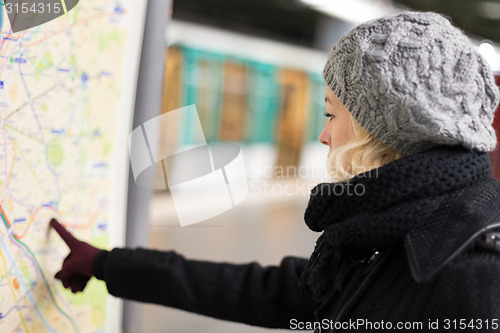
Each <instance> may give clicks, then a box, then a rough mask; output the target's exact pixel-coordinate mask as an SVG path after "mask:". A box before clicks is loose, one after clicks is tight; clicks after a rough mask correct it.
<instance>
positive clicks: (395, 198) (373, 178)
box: [300, 146, 491, 315]
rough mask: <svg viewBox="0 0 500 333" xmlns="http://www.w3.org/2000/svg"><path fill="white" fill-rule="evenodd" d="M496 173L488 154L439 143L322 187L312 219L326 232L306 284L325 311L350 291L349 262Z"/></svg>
mask: <svg viewBox="0 0 500 333" xmlns="http://www.w3.org/2000/svg"><path fill="white" fill-rule="evenodd" d="M489 178H491V164H490V160H489V157H488V154H487V153H481V152H476V151H470V150H466V149H465V148H462V147H460V146H439V147H436V148H433V149H429V150H426V151H424V152H421V153H417V154H413V155H410V156H406V157H404V158H401V159H399V160H395V161H393V162H391V163H388V164H386V165H384V166H382V167H380V168H377V169H374V170H371V171H367V172H365V173H362V174H359V175H357V176H355V177H354V178H351V179H350V180H348V181H345V182H341V183H321V184H318V185H316V186H315V187H314V188H313V189H312V191H311V196H310V200H309V204H308V206H307V209H306V211H305V216H304V219H305V222H306V224H307V226H308V227H309V228H310V229H311V230H313V231H317V232H321V231H323V234H322V235H321V236H320V237H319V238H318V240H317V242H316V247H315V249H314V252H313V253H312V255H311V258H310V260H309V262H308V263H307V266H306V268H305V270H304V273H303V274H302V276H301V281H300V282H301V285H302V286H308V287H309V288H310V289H311V291H312V293H313V298H314V299H315V301H317V302H318V303H319V304H320V307H319V309H322V307H325V303H326V302H327V301H328V299H330V297H331V296H332V295H334V294H335V293H338V292H339V291H341V290H342V288H343V286H344V282H345V280H346V278H347V276H348V274H349V272H350V269H349V268H350V267H351V268H352V267H353V266H354V264H355V263H357V262H359V261H360V260H362V259H365V258H366V257H367V256H368V257H369V256H370V255H371V253H373V249H374V248H377V249H380V248H384V247H387V246H391V245H393V244H395V243H397V242H400V241H402V239H403V238H404V236H405V235H406V234H407V233H408V232H409V231H410V229H411V228H414V227H418V225H419V224H420V225H421V224H422V223H425V221H428V220H430V217H431V215H432V214H435V213H436V212H437V211H439V210H442V209H444V208H443V207H440V205H441V203H443V202H444V201H446V200H453V196H454V195H456V193H457V192H460V190H461V189H464V188H467V187H469V186H472V185H474V184H477V183H479V182H481V181H483V180H486V179H489ZM442 206H446V205H442ZM447 209H449V207H447ZM317 315H321V312H320V311H318V312H317Z"/></svg>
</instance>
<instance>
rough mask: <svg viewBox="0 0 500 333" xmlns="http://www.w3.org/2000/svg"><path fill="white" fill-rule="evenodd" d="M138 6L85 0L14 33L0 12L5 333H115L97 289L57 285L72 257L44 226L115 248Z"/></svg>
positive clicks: (111, 310)
mask: <svg viewBox="0 0 500 333" xmlns="http://www.w3.org/2000/svg"><path fill="white" fill-rule="evenodd" d="M2 2H3V1H2ZM40 2H43V1H40ZM62 2H64V1H62ZM146 4H147V2H146V1H142V0H141V1H138V0H120V1H118V0H81V1H79V3H78V5H76V6H75V7H74V8H73V9H72V10H69V11H67V13H65V14H64V15H62V16H60V17H57V18H55V19H53V20H51V21H49V22H47V23H44V24H41V25H39V26H36V27H33V28H31V29H27V30H23V31H20V32H17V33H12V28H11V25H10V22H9V19H8V17H7V13H6V8H5V6H3V5H2V6H1V9H2V10H1V14H0V15H1V17H0V32H1V33H0V130H1V133H0V217H1V219H0V332H2V333H10V332H36V333H41V332H52V333H55V332H64V333H66V332H115V331H119V327H120V316H121V314H120V310H119V309H120V307H119V301H117V300H116V299H113V298H112V297H111V296H108V295H107V290H106V286H105V284H104V283H103V282H101V281H98V280H96V279H91V281H89V284H88V285H87V288H86V289H85V291H84V292H83V293H78V294H72V293H71V292H70V291H68V290H66V289H64V288H63V286H62V284H61V282H60V281H58V280H55V279H54V275H55V273H56V272H57V271H58V270H59V269H60V267H61V265H62V261H63V260H64V258H65V257H66V256H67V255H68V253H69V250H68V248H67V246H66V245H65V244H64V242H63V241H62V240H61V239H60V238H59V237H58V235H57V234H56V233H55V232H54V230H48V223H49V221H50V219H51V218H52V217H55V218H57V219H58V220H59V221H60V222H61V223H62V224H63V225H65V226H66V227H67V228H68V229H69V230H70V232H72V233H73V234H74V235H75V236H76V237H78V238H80V239H82V240H85V241H88V242H90V243H91V244H92V245H94V246H97V247H100V248H110V246H116V245H120V244H121V243H122V242H123V238H124V236H123V235H124V232H123V230H124V229H123V228H124V223H125V221H124V220H125V205H126V203H125V200H126V195H124V194H123V193H126V190H127V189H126V183H127V179H128V176H127V172H128V171H127V170H128V169H127V168H128V165H129V163H128V159H127V136H128V133H129V132H130V131H131V124H132V119H133V107H134V98H135V88H136V82H137V71H138V67H139V59H140V57H139V55H140V48H141V45H142V34H143V25H144V15H145V8H146ZM123 184H125V185H123Z"/></svg>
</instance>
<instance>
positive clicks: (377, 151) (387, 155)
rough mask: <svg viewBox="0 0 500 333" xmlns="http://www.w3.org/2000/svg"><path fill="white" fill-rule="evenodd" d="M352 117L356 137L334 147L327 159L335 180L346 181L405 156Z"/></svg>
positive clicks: (329, 169) (330, 172) (328, 167)
mask: <svg viewBox="0 0 500 333" xmlns="http://www.w3.org/2000/svg"><path fill="white" fill-rule="evenodd" d="M350 118H351V125H352V128H353V131H354V137H353V138H352V139H351V140H349V142H347V143H346V144H344V145H342V146H340V147H335V148H333V149H332V150H331V151H330V154H329V155H328V159H327V170H328V173H329V175H330V176H331V177H332V178H333V180H334V181H335V182H344V181H346V180H348V179H350V178H352V177H354V176H355V175H357V174H360V173H363V172H366V171H370V170H373V169H376V168H378V167H381V166H382V165H384V164H387V163H389V162H392V161H394V160H397V159H399V158H401V157H403V156H404V155H403V154H402V153H400V152H397V151H395V150H394V149H392V148H391V147H389V146H387V145H386V144H385V143H383V142H382V141H380V140H378V139H376V138H375V137H374V136H373V135H371V134H370V133H368V132H367V131H366V130H365V129H364V128H363V127H361V125H360V124H359V123H358V122H357V121H356V120H355V119H354V118H353V117H352V116H351V117H350Z"/></svg>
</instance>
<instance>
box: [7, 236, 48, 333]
mask: <svg viewBox="0 0 500 333" xmlns="http://www.w3.org/2000/svg"><path fill="white" fill-rule="evenodd" d="M9 238H12V235H10V234H9ZM12 242H13V243H15V242H14V241H13V240H12ZM0 244H1V245H2V248H3V251H4V253H6V254H7V257H8V258H9V260H10V262H11V263H13V265H12V267H14V269H15V270H16V273H17V275H18V277H19V279H18V280H19V281H20V282H21V284H22V286H23V288H24V289H25V290H29V288H28V286H27V285H26V283H25V282H24V279H23V278H21V277H22V274H21V272H20V271H19V268H18V267H17V265H16V264H15V261H14V259H13V258H12V256H11V254H10V252H9V250H8V249H7V246H5V244H4V242H3V241H1V242H0ZM16 245H18V244H16ZM21 248H22V247H21ZM27 296H28V298H29V300H30V301H31V303H32V304H33V308H34V309H35V311H36V313H37V314H38V316H39V317H40V319H41V321H42V323H43V325H44V326H45V327H46V328H47V329H48V330H49V331H50V332H53V333H56V331H54V329H53V328H52V327H50V325H49V324H47V322H46V321H45V318H44V317H43V316H42V314H41V313H40V309H38V306H37V305H36V302H35V300H34V299H33V296H32V295H31V293H28V295H27Z"/></svg>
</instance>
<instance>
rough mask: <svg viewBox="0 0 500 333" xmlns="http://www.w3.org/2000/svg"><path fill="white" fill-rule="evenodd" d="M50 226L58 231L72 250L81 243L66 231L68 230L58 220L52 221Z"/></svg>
mask: <svg viewBox="0 0 500 333" xmlns="http://www.w3.org/2000/svg"><path fill="white" fill-rule="evenodd" d="M50 226H51V227H52V228H54V229H55V230H56V232H57V233H58V234H59V236H61V238H62V239H63V240H64V242H65V243H66V245H68V246H69V248H70V249H73V248H74V247H75V245H76V244H78V243H79V240H78V239H76V238H75V237H74V236H73V235H72V234H71V233H70V232H69V231H68V230H66V228H64V227H63V226H62V225H61V223H59V222H58V221H57V220H56V219H52V220H50Z"/></svg>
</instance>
